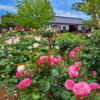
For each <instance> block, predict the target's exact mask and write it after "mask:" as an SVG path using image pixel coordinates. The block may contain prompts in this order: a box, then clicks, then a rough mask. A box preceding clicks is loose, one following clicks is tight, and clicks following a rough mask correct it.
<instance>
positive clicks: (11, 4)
mask: <svg viewBox="0 0 100 100" xmlns="http://www.w3.org/2000/svg"><path fill="white" fill-rule="evenodd" d="M50 1H51V5H52V7H53V8H54V11H55V13H56V15H59V16H66V17H79V18H82V19H88V18H89V17H88V16H87V15H85V14H83V13H82V12H77V11H74V10H72V3H74V2H77V1H80V0H50ZM6 12H11V13H15V12H16V0H0V16H2V15H4V14H6Z"/></svg>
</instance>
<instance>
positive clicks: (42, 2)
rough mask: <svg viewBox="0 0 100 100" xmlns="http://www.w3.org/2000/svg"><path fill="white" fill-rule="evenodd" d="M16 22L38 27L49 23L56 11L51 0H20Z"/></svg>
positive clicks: (25, 25)
mask: <svg viewBox="0 0 100 100" xmlns="http://www.w3.org/2000/svg"><path fill="white" fill-rule="evenodd" d="M17 9H18V11H17V14H16V20H17V21H16V22H17V23H16V24H17V25H22V26H24V27H32V28H35V29H38V28H40V27H42V26H44V25H48V24H49V23H48V22H49V21H50V20H52V19H53V16H54V12H53V9H52V7H51V5H50V2H49V0H18V5H17Z"/></svg>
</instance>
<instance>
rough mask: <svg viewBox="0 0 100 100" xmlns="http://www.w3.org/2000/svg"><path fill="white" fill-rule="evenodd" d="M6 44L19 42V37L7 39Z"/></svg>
mask: <svg viewBox="0 0 100 100" xmlns="http://www.w3.org/2000/svg"><path fill="white" fill-rule="evenodd" d="M5 42H6V44H7V45H11V44H13V43H14V44H17V43H19V42H20V40H19V38H16V39H9V40H6V41H5Z"/></svg>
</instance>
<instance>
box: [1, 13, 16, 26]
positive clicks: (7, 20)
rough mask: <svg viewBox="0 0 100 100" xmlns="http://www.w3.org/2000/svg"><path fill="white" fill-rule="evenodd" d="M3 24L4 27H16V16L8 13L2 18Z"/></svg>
mask: <svg viewBox="0 0 100 100" xmlns="http://www.w3.org/2000/svg"><path fill="white" fill-rule="evenodd" d="M1 24H2V25H3V26H4V27H14V26H15V15H14V14H11V13H8V12H7V14H6V15H4V16H2V18H1Z"/></svg>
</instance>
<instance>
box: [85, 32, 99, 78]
mask: <svg viewBox="0 0 100 100" xmlns="http://www.w3.org/2000/svg"><path fill="white" fill-rule="evenodd" d="M85 45H86V48H85V59H86V60H87V61H88V63H89V66H88V67H89V70H96V71H97V72H98V79H99V75H100V67H99V66H100V31H95V32H93V33H92V35H91V37H87V42H86V44H85Z"/></svg>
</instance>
